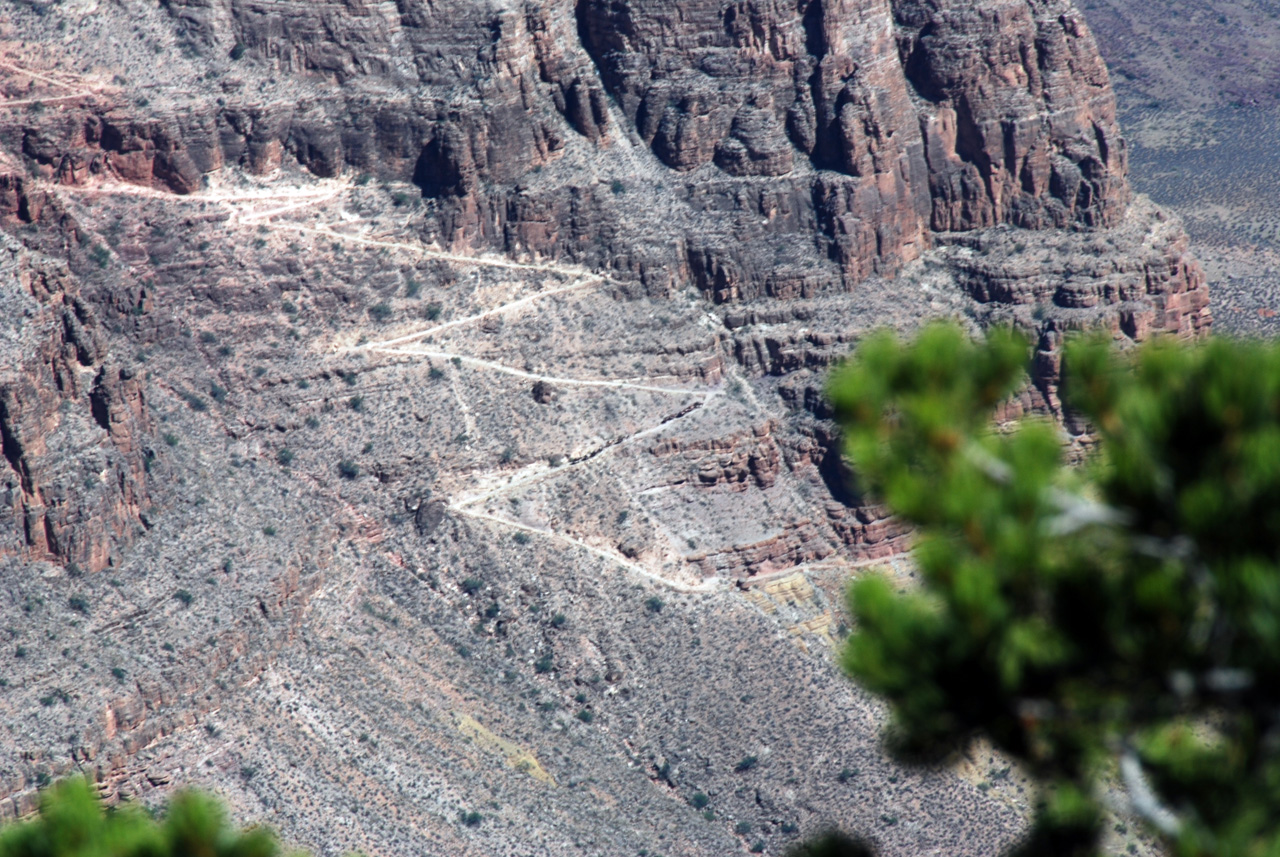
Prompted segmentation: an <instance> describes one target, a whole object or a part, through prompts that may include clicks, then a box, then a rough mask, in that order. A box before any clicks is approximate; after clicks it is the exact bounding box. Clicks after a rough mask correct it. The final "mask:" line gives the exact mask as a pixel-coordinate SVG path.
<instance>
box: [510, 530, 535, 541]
mask: <svg viewBox="0 0 1280 857" xmlns="http://www.w3.org/2000/svg"><path fill="white" fill-rule="evenodd" d="M513 538H514V539H515V541H516V544H518V545H527V544H529V541H530V539H531V537H530V535H529V534H528V533H526V532H525V531H524V530H519V531H517V532H516V534H515V536H513Z"/></svg>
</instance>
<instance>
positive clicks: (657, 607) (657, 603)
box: [644, 595, 666, 613]
mask: <svg viewBox="0 0 1280 857" xmlns="http://www.w3.org/2000/svg"><path fill="white" fill-rule="evenodd" d="M644 606H645V609H646V610H648V611H649V612H650V613H661V612H662V608H663V607H665V606H666V602H665V601H663V600H662V599H661V598H659V597H658V596H656V595H651V596H650V597H648V598H646V599H645V602H644Z"/></svg>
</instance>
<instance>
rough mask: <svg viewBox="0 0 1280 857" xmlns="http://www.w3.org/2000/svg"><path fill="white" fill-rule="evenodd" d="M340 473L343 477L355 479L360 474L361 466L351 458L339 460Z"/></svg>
mask: <svg viewBox="0 0 1280 857" xmlns="http://www.w3.org/2000/svg"><path fill="white" fill-rule="evenodd" d="M338 475H339V476H341V477H342V478H343V479H355V478H356V477H357V476H359V475H360V466H359V465H357V464H356V463H355V462H354V461H352V460H351V459H349V458H344V459H342V460H341V461H339V462H338Z"/></svg>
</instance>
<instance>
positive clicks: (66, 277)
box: [0, 177, 154, 571]
mask: <svg viewBox="0 0 1280 857" xmlns="http://www.w3.org/2000/svg"><path fill="white" fill-rule="evenodd" d="M10 178H12V177H10ZM20 185H21V183H20V182H16V181H15V182H12V183H11V186H13V187H20ZM22 205H23V204H20V206H19V207H22ZM0 242H3V243H0V278H2V279H3V280H4V281H5V282H6V288H5V291H4V293H3V296H2V298H0V299H2V300H3V301H4V309H3V318H4V319H5V327H4V339H3V342H2V343H0V348H2V349H3V351H2V352H0V448H2V450H3V455H4V464H3V467H2V469H0V482H2V483H3V491H2V492H0V556H8V557H17V558H24V559H31V560H40V559H51V560H55V561H58V562H62V563H66V564H70V565H72V566H78V567H80V568H82V569H85V570H88V571H99V570H101V569H103V568H105V567H106V566H107V565H109V564H111V563H112V562H113V561H114V559H115V557H116V550H117V548H119V547H121V546H125V545H128V544H129V543H130V542H131V541H132V540H133V538H134V535H135V532H136V531H137V530H138V529H140V528H141V526H142V522H143V521H144V520H145V518H144V512H145V510H146V508H147V506H148V504H149V499H148V492H147V485H146V473H145V471H146V470H147V469H149V467H150V459H151V458H152V457H153V456H154V453H153V452H152V450H151V444H152V442H153V438H152V437H151V436H150V435H149V433H148V432H149V430H150V428H151V426H150V417H149V414H148V411H147V407H146V402H145V398H144V392H143V386H142V384H141V383H140V379H139V378H138V377H137V372H136V370H134V369H132V368H130V367H128V366H126V365H122V364H120V363H118V362H117V361H115V360H113V359H111V357H110V355H109V354H108V349H107V344H106V341H105V337H104V335H103V332H102V330H101V326H100V323H99V321H98V318H97V316H96V315H95V313H94V311H93V308H92V307H91V306H90V305H89V303H88V302H86V301H85V300H84V299H83V298H82V297H81V296H80V294H79V291H78V289H77V287H76V285H75V281H74V278H73V277H72V276H71V274H70V272H69V271H68V270H66V268H65V266H61V265H58V264H57V263H55V262H53V261H52V260H49V259H43V258H40V257H39V256H38V255H37V254H35V253H32V252H30V251H28V250H26V249H24V248H23V247H22V245H20V244H19V243H18V242H16V241H14V240H12V239H11V238H9V237H8V236H3V235H0Z"/></svg>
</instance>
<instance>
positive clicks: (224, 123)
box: [15, 0, 1128, 301]
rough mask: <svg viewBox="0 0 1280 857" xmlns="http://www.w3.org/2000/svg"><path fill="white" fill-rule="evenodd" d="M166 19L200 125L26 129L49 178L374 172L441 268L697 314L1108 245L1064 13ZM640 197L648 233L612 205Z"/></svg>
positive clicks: (561, 11)
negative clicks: (943, 247)
mask: <svg viewBox="0 0 1280 857" xmlns="http://www.w3.org/2000/svg"><path fill="white" fill-rule="evenodd" d="M164 7H165V9H166V10H167V11H168V14H169V16H170V19H169V20H168V21H163V20H162V21H159V22H156V23H157V26H161V25H166V24H167V25H168V26H169V27H170V28H172V33H173V34H172V35H171V38H175V39H176V40H177V41H179V42H180V43H182V44H183V45H184V46H185V49H186V50H187V53H188V54H189V55H190V56H191V57H196V58H205V59H207V60H208V61H209V62H211V63H214V64H215V68H214V69H212V70H211V73H212V74H214V76H215V78H217V80H218V86H207V85H206V88H207V89H208V90H209V91H210V95H215V94H216V95H217V96H218V98H217V102H218V103H217V104H213V103H210V101H211V100H212V99H209V100H206V101H203V102H197V103H195V104H192V105H191V106H190V107H189V108H187V109H183V110H181V111H176V112H174V113H172V114H169V115H165V114H164V113H163V112H159V115H156V114H155V113H153V112H147V111H142V113H143V115H139V114H140V111H139V110H138V109H137V108H136V106H135V105H128V104H122V103H120V102H119V101H118V100H115V99H110V98H107V100H106V101H101V100H100V101H98V102H95V103H94V104H88V103H86V104H84V105H82V106H81V109H79V110H70V111H67V112H66V114H65V115H63V116H62V117H61V118H60V120H59V121H57V122H47V123H42V124H41V126H40V127H38V128H31V127H25V128H23V130H22V141H23V142H22V148H23V153H24V154H25V155H26V156H28V157H29V158H31V159H33V160H34V161H35V162H36V163H37V164H39V165H40V168H41V170H42V171H43V172H44V173H45V174H46V175H49V176H51V177H56V178H57V180H59V181H62V182H78V181H82V180H84V179H86V178H87V177H90V176H92V175H95V174H109V175H114V176H117V177H119V178H121V179H123V180H126V181H130V182H136V183H142V184H149V185H153V186H156V187H162V188H166V189H168V190H171V191H173V192H176V193H190V192H192V191H194V190H195V189H197V188H198V187H199V186H200V181H201V176H202V175H204V174H207V173H209V172H211V171H214V170H218V169H220V168H222V167H223V166H224V165H240V166H242V167H244V168H246V169H248V170H249V171H250V172H253V173H259V174H263V173H267V172H269V171H271V170H273V169H276V168H277V167H279V165H280V164H281V163H282V158H285V157H289V158H292V159H296V160H297V161H298V162H299V163H301V164H302V165H303V166H305V167H306V168H307V169H309V170H310V171H311V172H312V173H314V174H315V175H318V176H326V177H331V176H336V175H339V174H341V173H343V172H344V171H352V170H354V171H357V172H358V171H368V172H372V173H375V174H376V175H378V176H379V177H381V178H384V179H391V180H399V181H413V182H414V183H416V184H417V185H418V186H419V187H420V188H421V190H422V192H423V194H424V195H425V196H426V197H428V198H429V199H431V200H433V205H434V206H435V207H436V208H437V209H438V214H439V216H438V218H437V219H436V220H435V221H434V222H433V223H432V224H431V225H430V226H428V227H426V230H427V232H428V233H429V235H430V236H431V237H434V238H436V239H438V240H440V241H442V242H443V243H444V244H446V245H447V246H452V247H473V248H474V247H480V246H490V247H494V248H497V249H501V250H504V251H508V252H518V253H532V254H535V255H538V256H541V257H546V258H558V259H565V260H569V261H574V262H589V263H591V264H593V265H596V266H599V265H602V264H609V265H612V266H613V267H617V268H621V269H624V270H631V271H633V272H634V273H639V274H641V275H642V276H643V277H644V278H645V279H646V280H650V281H653V283H654V284H655V285H658V286H662V287H665V286H667V285H669V284H670V283H671V282H672V280H673V279H674V280H676V281H684V280H687V279H688V277H689V276H690V275H691V276H692V277H693V278H694V279H696V281H697V282H698V283H699V284H700V286H701V287H702V288H704V290H706V291H707V292H708V293H709V294H711V295H712V296H714V298H715V299H716V300H718V301H724V300H732V299H740V298H744V297H746V298H749V297H754V296H756V295H758V294H764V293H769V294H779V295H783V296H785V295H786V294H791V293H797V292H804V291H806V290H812V289H813V288H815V287H816V286H815V284H816V283H818V282H827V283H829V282H830V281H832V280H833V279H834V280H835V281H837V282H839V283H842V284H843V287H844V288H849V287H852V286H853V284H855V283H857V282H859V281H861V280H863V279H865V278H866V277H867V276H869V275H871V274H874V273H882V274H889V273H892V272H894V271H896V270H898V269H899V268H900V267H901V266H902V265H903V264H904V263H906V262H909V261H911V260H912V259H915V258H918V257H919V256H920V254H921V253H922V252H924V251H925V250H926V249H927V248H928V247H929V246H930V245H931V244H932V232H939V231H941V232H946V231H965V230H971V229H975V228H980V227H989V226H994V225H997V224H1003V223H1008V224H1012V225H1015V226H1021V227H1028V228H1041V227H1050V226H1052V227H1064V226H1070V225H1072V224H1080V225H1086V226H1110V225H1113V224H1115V223H1116V222H1118V220H1119V218H1120V217H1121V215H1122V213H1123V211H1124V209H1125V206H1126V204H1127V202H1128V190H1127V187H1126V185H1125V181H1124V171H1125V149H1124V142H1123V140H1122V138H1121V137H1120V134H1119V129H1118V128H1117V126H1116V122H1115V105H1114V98H1113V96H1112V94H1111V90H1110V87H1109V85H1108V82H1107V74H1106V69H1105V67H1104V66H1103V64H1102V61H1101V59H1100V58H1099V56H1098V54H1097V51H1096V49H1095V46H1094V44H1093V40H1092V37H1091V36H1090V34H1089V32H1088V30H1087V29H1086V28H1085V26H1084V24H1083V22H1082V20H1081V18H1080V15H1079V13H1078V12H1076V11H1075V10H1074V9H1073V8H1071V6H1070V5H1069V4H1068V3H1067V2H1065V0H1014V1H1013V2H1009V1H1008V0H1001V2H991V3H982V4H973V3H936V2H930V3H925V2H914V0H898V2H894V3H889V2H886V1H885V0H810V2H805V3H791V2H742V3H724V2H720V0H715V1H714V2H710V0H700V2H694V3H684V4H680V5H679V7H675V6H672V5H671V4H669V3H665V2H658V0H627V2H597V0H582V1H581V2H579V3H577V4H576V6H575V5H573V4H570V3H568V2H559V3H550V4H541V5H537V6H534V5H528V6H523V7H518V6H515V5H511V6H507V5H505V4H501V3H483V4H474V3H441V4H407V5H406V6H405V8H404V9H403V10H401V11H399V12H398V13H397V14H394V15H393V14H389V13H388V12H387V10H383V9H381V8H379V7H369V6H367V5H366V4H364V3H358V2H354V0H348V2H335V0H327V2H318V3H312V4H305V5H301V6H298V5H294V6H288V7H282V6H279V5H277V4H244V5H237V4H233V3H231V2H229V0H226V2H207V3H206V2H201V3H195V2H185V0H172V2H168V3H166V4H164ZM152 17H154V16H152ZM228 52H230V53H232V54H234V55H235V56H236V57H237V62H236V63H231V64H228V63H227V62H226V61H225V60H224V59H223V57H224V56H225V55H226V54H227V53H228ZM189 64H190V65H191V66H194V67H199V60H198V59H190V60H189ZM227 66H229V67H227ZM223 67H226V70H225V71H223ZM142 73H143V74H146V72H142ZM255 83H256V84H257V86H254V85H253V84H255ZM285 88H287V89H289V90H290V91H292V92H293V93H295V94H296V95H297V96H299V97H295V98H289V99H288V100H287V101H285V103H282V100H281V99H280V98H279V97H278V94H279V93H280V90H281V89H285ZM15 130H16V129H15ZM638 147H639V148H640V149H641V151H635V149H636V148H638ZM552 163H558V164H559V165H560V166H559V169H557V170H556V171H555V175H554V177H552V176H548V177H546V178H541V177H539V176H538V175H537V174H536V173H537V171H540V170H542V169H543V168H544V167H547V166H550V165H551V164H552ZM611 180H612V182H620V183H621V187H622V189H623V190H624V191H625V192H626V193H628V194H629V196H628V198H627V199H622V200H620V199H617V198H616V197H617V196H620V195H621V192H620V193H618V194H614V195H613V197H614V198H611V196H610V195H609V194H603V193H601V192H600V191H601V184H602V183H603V184H604V185H605V187H606V188H608V187H612V188H618V187H619V185H618V184H612V183H611ZM660 185H664V186H663V187H661V189H659V188H658V186H660ZM665 185H670V188H667V187H665ZM655 194H660V195H662V196H663V197H664V202H665V205H662V206H661V209H664V210H660V211H656V212H652V213H653V214H658V215H659V216H658V217H645V216H643V214H642V213H641V212H640V211H637V209H636V207H635V206H634V205H632V204H631V203H632V197H634V196H641V197H652V196H653V195H655ZM650 204H651V200H650V199H645V205H646V206H647V205H650ZM673 262H675V263H676V264H677V265H678V267H677V269H676V270H675V271H674V272H673V271H670V268H671V266H672V263H673ZM815 269H816V270H815Z"/></svg>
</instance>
